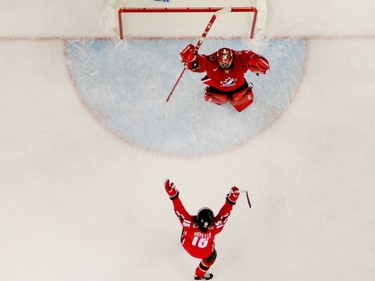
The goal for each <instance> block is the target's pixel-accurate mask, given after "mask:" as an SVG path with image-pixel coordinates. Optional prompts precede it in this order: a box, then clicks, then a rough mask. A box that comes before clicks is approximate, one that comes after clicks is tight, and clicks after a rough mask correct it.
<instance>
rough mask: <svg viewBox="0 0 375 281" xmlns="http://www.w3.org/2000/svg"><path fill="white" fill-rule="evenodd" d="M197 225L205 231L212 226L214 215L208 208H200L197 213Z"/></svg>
mask: <svg viewBox="0 0 375 281" xmlns="http://www.w3.org/2000/svg"><path fill="white" fill-rule="evenodd" d="M197 223H198V226H199V229H200V230H202V231H204V232H205V231H207V229H208V228H209V227H210V226H212V225H213V224H214V213H213V212H212V210H211V209H209V208H202V209H200V210H199V211H198V215H197Z"/></svg>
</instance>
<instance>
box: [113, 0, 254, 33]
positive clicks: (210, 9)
mask: <svg viewBox="0 0 375 281" xmlns="http://www.w3.org/2000/svg"><path fill="white" fill-rule="evenodd" d="M223 8H225V7H207V8H199V7H197V8H189V7H186V8H129V7H122V8H120V9H119V10H118V25H119V33H120V39H121V40H123V39H124V27H123V20H122V15H123V14H126V13H214V12H217V11H219V10H221V9H223ZM231 12H240V13H241V12H242V13H254V16H253V20H252V25H251V32H250V38H254V32H255V25H256V20H257V15H258V10H257V9H256V8H255V7H231Z"/></svg>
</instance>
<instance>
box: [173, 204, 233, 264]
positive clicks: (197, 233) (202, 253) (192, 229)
mask: <svg viewBox="0 0 375 281" xmlns="http://www.w3.org/2000/svg"><path fill="white" fill-rule="evenodd" d="M172 202H173V206H174V211H175V213H176V215H177V217H178V218H179V220H180V222H181V224H182V227H183V229H182V234H181V244H182V246H183V247H184V248H185V250H186V251H187V252H188V253H189V254H190V255H191V256H193V257H195V258H200V259H205V258H207V257H209V256H210V255H211V253H212V252H213V250H214V249H215V241H214V239H215V236H216V234H218V233H220V232H221V231H222V230H223V227H224V225H225V223H226V222H227V220H228V217H229V215H230V212H231V211H232V208H233V205H232V204H230V203H228V201H226V202H225V204H224V205H223V207H222V208H221V210H220V211H219V213H218V214H217V215H216V216H215V218H214V221H213V225H212V226H209V227H208V230H207V231H205V232H203V231H202V230H200V229H199V227H198V223H197V216H192V215H190V214H189V213H188V212H187V211H186V209H185V207H184V206H183V204H182V202H181V200H180V198H178V197H177V198H175V199H174V200H173V201H172Z"/></svg>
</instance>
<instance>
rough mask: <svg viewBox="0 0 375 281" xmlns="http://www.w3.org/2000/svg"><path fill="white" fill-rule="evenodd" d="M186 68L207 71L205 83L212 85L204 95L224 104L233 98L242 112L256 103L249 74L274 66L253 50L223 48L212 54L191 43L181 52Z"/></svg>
mask: <svg viewBox="0 0 375 281" xmlns="http://www.w3.org/2000/svg"><path fill="white" fill-rule="evenodd" d="M180 55H181V58H182V62H183V63H184V64H185V67H186V68H188V69H190V70H191V71H193V72H206V76H205V77H204V78H202V82H203V83H205V84H206V85H208V87H206V90H205V95H204V98H205V100H206V101H210V102H213V103H215V104H218V105H221V104H224V103H226V102H227V101H229V102H230V103H231V104H232V105H233V106H234V107H235V108H236V110H237V111H238V112H241V111H242V110H244V109H245V108H247V107H248V106H249V105H251V104H252V103H253V100H254V93H253V90H252V88H253V87H252V86H249V85H248V83H247V81H246V79H245V73H246V72H247V71H248V70H250V71H251V72H253V73H256V74H257V75H259V74H266V72H267V70H268V69H269V68H270V66H269V63H268V61H267V59H266V58H264V57H262V56H260V55H258V54H256V53H254V52H253V51H250V50H242V51H235V50H232V49H230V48H221V49H219V50H218V51H217V52H214V53H212V54H211V55H201V54H198V53H197V51H196V49H195V46H194V45H193V44H189V45H187V46H186V47H185V49H183V50H182V51H181V53H180Z"/></svg>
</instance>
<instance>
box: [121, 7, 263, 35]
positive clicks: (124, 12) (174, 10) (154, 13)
mask: <svg viewBox="0 0 375 281" xmlns="http://www.w3.org/2000/svg"><path fill="white" fill-rule="evenodd" d="M223 8H225V7H196V8H190V7H164V8H154V7H152V8H146V7H143V8H133V7H121V8H119V10H118V33H119V37H120V39H124V38H125V37H126V36H127V37H179V38H181V37H194V36H197V35H198V34H200V33H201V32H202V28H203V27H205V25H206V24H207V22H208V21H209V19H210V18H211V16H212V14H213V13H214V12H217V11H219V10H220V9H223ZM257 16H258V10H257V9H256V8H255V7H232V8H231V11H230V13H228V14H227V15H223V16H222V17H220V20H218V21H216V22H215V25H214V26H213V27H212V30H211V31H210V37H222V38H227V37H231V38H233V37H250V38H253V37H254V33H255V28H256V23H257Z"/></svg>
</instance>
